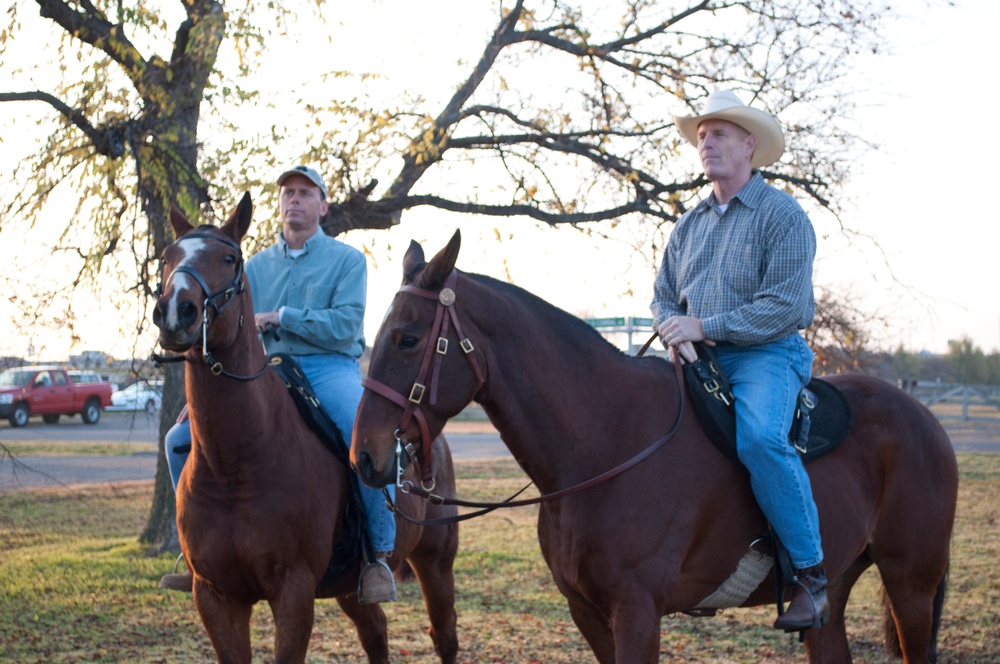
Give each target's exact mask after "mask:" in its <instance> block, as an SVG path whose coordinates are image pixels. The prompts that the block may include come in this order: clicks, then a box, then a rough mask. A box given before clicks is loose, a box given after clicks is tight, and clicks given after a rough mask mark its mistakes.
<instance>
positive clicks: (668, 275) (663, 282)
mask: <svg viewBox="0 0 1000 664" xmlns="http://www.w3.org/2000/svg"><path fill="white" fill-rule="evenodd" d="M674 121H675V123H676V126H677V129H678V130H679V131H680V133H681V135H682V136H684V138H685V139H687V141H688V142H689V143H691V144H692V145H693V146H695V147H696V148H697V149H698V156H699V157H700V159H701V165H702V168H703V170H704V172H705V176H706V177H707V178H708V180H709V181H710V182H711V183H712V192H711V194H709V196H708V197H707V198H706V199H704V200H702V201H701V202H699V203H698V205H697V206H695V207H694V208H693V209H691V210H689V211H688V212H687V213H685V214H684V215H683V216H682V217H681V218H680V219H679V220H678V221H677V225H676V226H675V228H674V230H673V232H672V233H671V234H670V240H669V242H668V244H667V248H666V251H665V252H664V255H663V262H662V264H661V266H660V269H659V272H658V273H657V275H656V281H655V283H654V296H653V302H652V305H651V308H652V311H653V315H654V325H655V326H656V330H657V334H658V335H659V337H660V339H661V340H662V341H663V343H664V344H665V345H666V346H668V347H669V348H670V349H671V357H672V358H673V360H674V361H679V362H693V361H694V360H695V359H697V353H696V351H695V348H694V345H693V342H696V341H705V342H706V343H708V344H710V345H713V346H714V347H715V350H716V352H717V354H718V358H719V363H720V364H721V366H722V369H723V371H724V372H725V373H726V375H727V376H728V377H729V380H730V383H731V384H732V389H733V394H734V396H735V398H736V404H735V408H736V439H737V440H736V445H737V453H738V455H739V458H740V461H741V462H742V463H743V465H744V466H746V468H747V470H748V471H749V472H750V484H751V487H752V488H753V492H754V496H755V497H756V499H757V502H758V503H759V504H760V507H761V510H762V511H763V512H764V515H765V517H767V519H768V521H769V522H770V523H771V525H772V527H773V528H774V530H775V532H776V533H777V534H778V537H779V539H780V540H781V542H782V543H783V544H784V545H785V547H786V548H787V549H788V552H789V555H790V557H791V560H792V565H793V567H794V568H795V574H794V579H793V582H794V583H795V589H794V591H793V593H792V600H791V602H790V604H789V606H788V610H787V611H786V612H785V613H783V614H782V615H781V616H779V618H778V619H777V621H775V624H774V626H775V627H776V628H777V629H783V630H786V631H798V630H803V629H807V628H813V627H822V626H823V625H824V624H826V622H827V621H828V620H829V612H830V611H829V604H828V601H827V595H826V573H825V570H824V568H823V564H822V563H823V549H822V544H821V542H820V533H819V516H818V513H817V509H816V503H815V501H814V500H813V496H812V488H811V485H810V482H809V476H808V475H807V474H806V471H805V468H804V467H803V464H802V461H801V459H800V458H799V456H798V453H797V451H796V450H795V448H794V447H793V446H792V445H791V443H790V442H789V440H788V431H789V428H790V427H791V423H792V417H793V416H794V413H795V407H796V400H797V397H798V394H799V392H800V390H801V389H802V388H803V387H804V386H805V384H806V383H808V382H809V377H810V373H811V369H812V358H813V355H812V351H811V350H810V349H809V347H808V345H807V344H806V342H805V340H804V339H803V338H802V336H801V334H799V330H802V329H805V328H806V327H808V326H809V325H810V324H811V323H812V321H813V316H814V313H815V302H814V299H813V286H812V267H813V257H814V256H815V253H816V236H815V233H814V231H813V227H812V224H811V223H810V221H809V218H808V217H807V216H806V214H805V212H804V211H803V210H802V208H801V207H800V206H799V204H798V203H797V202H796V201H795V200H794V199H793V198H792V197H791V196H789V195H788V194H787V193H785V192H783V191H781V190H779V189H776V188H775V187H772V186H771V185H769V184H768V183H767V182H765V181H764V178H763V176H762V175H761V174H760V172H759V171H758V170H757V169H760V168H764V167H766V166H769V165H770V164H772V163H774V162H775V161H777V160H778V159H779V158H780V157H781V155H782V153H783V152H784V149H785V142H784V137H783V135H782V131H781V127H780V126H779V125H778V122H777V121H776V120H775V119H774V118H773V117H771V116H770V115H769V114H768V113H765V112H764V111H761V110H758V109H755V108H751V107H749V106H747V105H745V104H744V103H743V102H742V101H740V99H739V98H738V97H737V96H736V95H735V94H734V93H733V92H731V91H729V90H722V91H718V92H715V93H712V94H711V95H709V96H708V98H707V99H706V101H705V107H704V111H703V112H702V113H701V114H700V115H695V116H682V117H677V116H675V117H674Z"/></svg>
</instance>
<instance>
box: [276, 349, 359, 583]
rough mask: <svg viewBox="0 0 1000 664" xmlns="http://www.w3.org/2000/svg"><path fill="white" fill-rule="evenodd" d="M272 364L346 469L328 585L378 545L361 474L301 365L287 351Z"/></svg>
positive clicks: (325, 580) (326, 577) (302, 412)
mask: <svg viewBox="0 0 1000 664" xmlns="http://www.w3.org/2000/svg"><path fill="white" fill-rule="evenodd" d="M270 365H271V368H272V369H274V370H275V372H277V374H278V376H280V377H281V379H282V380H283V381H284V383H285V387H287V388H288V391H289V393H290V394H291V395H292V400H293V401H294V402H295V406H296V407H297V408H298V411H299V414H300V415H301V416H302V419H303V420H305V422H306V424H308V425H309V428H311V429H312V430H313V432H314V433H315V434H316V435H317V436H318V437H319V439H320V441H321V442H322V443H323V445H324V447H326V449H328V450H329V451H330V453H331V454H333V456H334V458H335V459H337V461H339V462H340V463H342V464H343V465H344V468H346V469H347V478H348V482H349V491H348V501H347V508H346V511H345V513H344V537H343V538H342V539H341V541H339V542H334V545H333V554H332V555H331V557H330V563H329V565H328V566H327V569H326V572H325V573H324V575H323V579H322V580H321V581H320V585H326V584H328V583H333V582H335V581H337V580H339V579H340V578H342V577H343V576H345V575H346V574H347V573H348V572H350V571H351V568H352V567H353V565H354V563H355V561H357V560H358V559H359V558H360V557H361V554H362V548H363V551H364V553H365V556H366V559H367V560H374V559H375V548H374V546H373V545H372V541H371V536H370V535H369V530H368V515H367V514H366V513H365V507H364V503H363V502H362V501H361V490H360V487H359V485H358V476H357V475H355V474H354V471H352V470H351V467H350V460H349V457H350V452H349V450H348V447H347V443H346V442H345V439H344V436H343V434H342V433H341V431H340V429H339V428H338V427H337V425H336V423H334V421H333V420H331V419H330V416H329V415H327V414H326V411H324V410H323V409H322V408H321V407H320V404H319V400H318V399H317V398H316V396H315V392H314V390H313V388H312V385H311V384H310V383H309V379H308V378H307V377H306V375H305V373H304V372H303V371H302V368H301V367H300V366H299V364H298V362H296V361H295V359H294V358H293V357H292V356H291V355H288V354H287V353H274V354H273V355H271V356H270Z"/></svg>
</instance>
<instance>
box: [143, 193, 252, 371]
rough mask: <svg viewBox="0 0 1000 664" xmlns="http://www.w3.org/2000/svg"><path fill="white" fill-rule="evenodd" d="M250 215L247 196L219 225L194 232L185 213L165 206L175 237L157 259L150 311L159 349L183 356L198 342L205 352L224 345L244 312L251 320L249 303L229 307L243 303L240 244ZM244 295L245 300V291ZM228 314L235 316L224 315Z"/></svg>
mask: <svg viewBox="0 0 1000 664" xmlns="http://www.w3.org/2000/svg"><path fill="white" fill-rule="evenodd" d="M252 215H253V203H252V201H251V200H250V194H249V193H247V194H244V195H243V198H242V199H241V200H240V202H239V204H238V205H237V206H236V209H234V210H233V212H232V213H231V214H230V215H229V219H227V220H226V222H225V223H224V224H223V225H222V226H219V227H216V226H211V225H204V226H199V227H197V228H196V227H194V226H192V225H191V223H190V222H189V221H188V219H187V217H186V216H184V213H182V212H181V211H180V210H178V209H177V208H176V207H174V206H171V207H170V225H171V226H172V227H173V229H174V237H175V238H176V239H175V240H174V242H173V244H171V245H170V246H168V247H167V248H166V249H164V250H163V255H162V256H161V281H160V286H159V292H158V297H157V300H156V306H155V308H154V309H153V323H154V324H155V325H156V326H157V327H158V328H160V336H159V342H160V345H161V346H162V347H163V348H165V349H167V350H172V351H175V352H184V351H186V350H188V349H190V348H192V347H194V346H197V345H199V344H201V345H202V347H203V349H204V351H205V352H207V350H208V347H209V346H214V347H228V346H229V345H232V343H233V342H234V341H235V339H236V338H237V335H238V334H239V332H240V329H241V328H242V327H243V325H244V321H243V316H244V313H247V314H248V315H251V316H252V308H251V307H250V306H249V304H241V305H239V306H237V307H236V308H235V309H230V306H231V305H232V304H233V303H235V302H237V301H239V302H242V300H243V299H244V297H243V296H244V291H245V290H246V285H247V283H246V276H245V275H244V274H243V253H242V251H241V250H240V241H241V240H242V239H243V237H244V236H245V235H246V233H247V230H248V229H249V228H250V220H251V217H252ZM245 296H246V298H247V299H249V291H247V292H246V293H245ZM244 310H245V311H244ZM227 311H233V312H234V313H233V314H231V315H228V316H226V315H224V314H225V313H226V312H227ZM250 325H251V326H252V325H253V321H252V320H251V321H250Z"/></svg>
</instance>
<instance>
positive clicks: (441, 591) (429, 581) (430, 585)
mask: <svg viewBox="0 0 1000 664" xmlns="http://www.w3.org/2000/svg"><path fill="white" fill-rule="evenodd" d="M454 530H455V533H456V536H455V537H454V538H452V539H453V541H454V546H451V545H450V544H449V546H450V555H449V554H448V553H442V552H441V551H440V550H433V551H420V552H419V553H414V554H412V555H411V556H410V557H409V558H408V559H407V560H409V562H410V565H411V566H412V567H413V573H414V574H415V575H416V577H417V582H418V583H419V584H420V593H421V594H422V595H423V596H424V605H425V606H426V607H427V616H428V617H429V618H430V621H431V627H430V630H428V633H429V634H430V637H431V641H433V643H434V650H435V651H436V652H437V654H438V657H440V658H441V662H442V664H453V663H454V662H455V659H456V657H457V656H458V627H457V623H458V617H457V615H456V613H455V575H454V571H453V565H454V562H455V550H456V549H457V548H458V536H457V530H458V529H457V528H455V529H454Z"/></svg>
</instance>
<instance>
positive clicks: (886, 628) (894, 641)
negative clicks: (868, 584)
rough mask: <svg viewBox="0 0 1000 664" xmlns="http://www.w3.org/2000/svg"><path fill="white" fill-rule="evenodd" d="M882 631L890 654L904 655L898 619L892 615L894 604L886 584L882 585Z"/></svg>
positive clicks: (894, 655) (895, 655)
mask: <svg viewBox="0 0 1000 664" xmlns="http://www.w3.org/2000/svg"><path fill="white" fill-rule="evenodd" d="M882 633H883V642H884V643H885V649H886V650H887V651H888V652H889V654H890V655H892V656H893V657H902V656H903V648H902V647H901V646H900V645H899V632H898V631H897V630H896V620H895V619H894V618H893V617H892V604H891V603H890V602H889V593H888V592H886V590H885V586H882Z"/></svg>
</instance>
